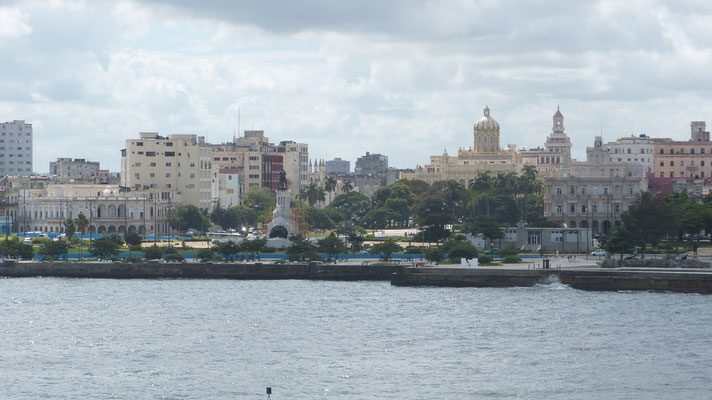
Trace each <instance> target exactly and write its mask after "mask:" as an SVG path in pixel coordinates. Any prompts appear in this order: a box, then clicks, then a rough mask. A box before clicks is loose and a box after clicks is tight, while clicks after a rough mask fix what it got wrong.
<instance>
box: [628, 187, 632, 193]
mask: <svg viewBox="0 0 712 400" xmlns="http://www.w3.org/2000/svg"><path fill="white" fill-rule="evenodd" d="M628 194H633V185H628Z"/></svg>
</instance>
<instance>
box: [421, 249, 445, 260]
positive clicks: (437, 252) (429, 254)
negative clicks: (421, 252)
mask: <svg viewBox="0 0 712 400" xmlns="http://www.w3.org/2000/svg"><path fill="white" fill-rule="evenodd" d="M443 257H445V253H444V252H443V249H442V248H440V247H431V248H429V249H427V250H426V251H425V259H426V260H428V261H432V262H440V261H442V259H443Z"/></svg>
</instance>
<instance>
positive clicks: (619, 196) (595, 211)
mask: <svg viewBox="0 0 712 400" xmlns="http://www.w3.org/2000/svg"><path fill="white" fill-rule="evenodd" d="M604 151H605V153H607V151H606V150H605V149H604V148H603V146H602V140H601V138H600V137H597V138H596V140H595V142H594V146H593V147H589V148H587V151H586V153H587V161H585V162H576V161H572V162H571V163H570V165H569V166H568V168H563V169H561V170H560V173H559V175H549V176H544V177H543V178H542V181H543V184H544V188H543V195H544V217H546V218H547V219H549V220H550V221H552V222H556V223H559V224H561V226H564V227H567V228H590V229H591V233H592V234H593V235H598V234H600V233H606V232H608V230H610V229H611V228H612V227H614V226H618V225H620V224H621V220H620V215H621V213H623V212H625V211H627V210H628V208H629V207H630V205H631V204H632V203H633V202H634V201H635V199H636V197H637V196H638V195H639V194H640V193H641V192H643V191H645V190H647V179H646V174H645V169H644V167H643V165H641V164H629V163H625V162H618V161H610V159H608V158H605V157H603V158H602V157H601V154H603V152H604Z"/></svg>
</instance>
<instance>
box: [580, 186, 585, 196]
mask: <svg viewBox="0 0 712 400" xmlns="http://www.w3.org/2000/svg"><path fill="white" fill-rule="evenodd" d="M581 194H582V195H584V196H585V195H586V186H581Z"/></svg>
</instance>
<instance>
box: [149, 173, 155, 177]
mask: <svg viewBox="0 0 712 400" xmlns="http://www.w3.org/2000/svg"><path fill="white" fill-rule="evenodd" d="M148 176H150V177H151V178H155V177H156V174H154V173H153V172H151V173H150V174H148Z"/></svg>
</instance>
